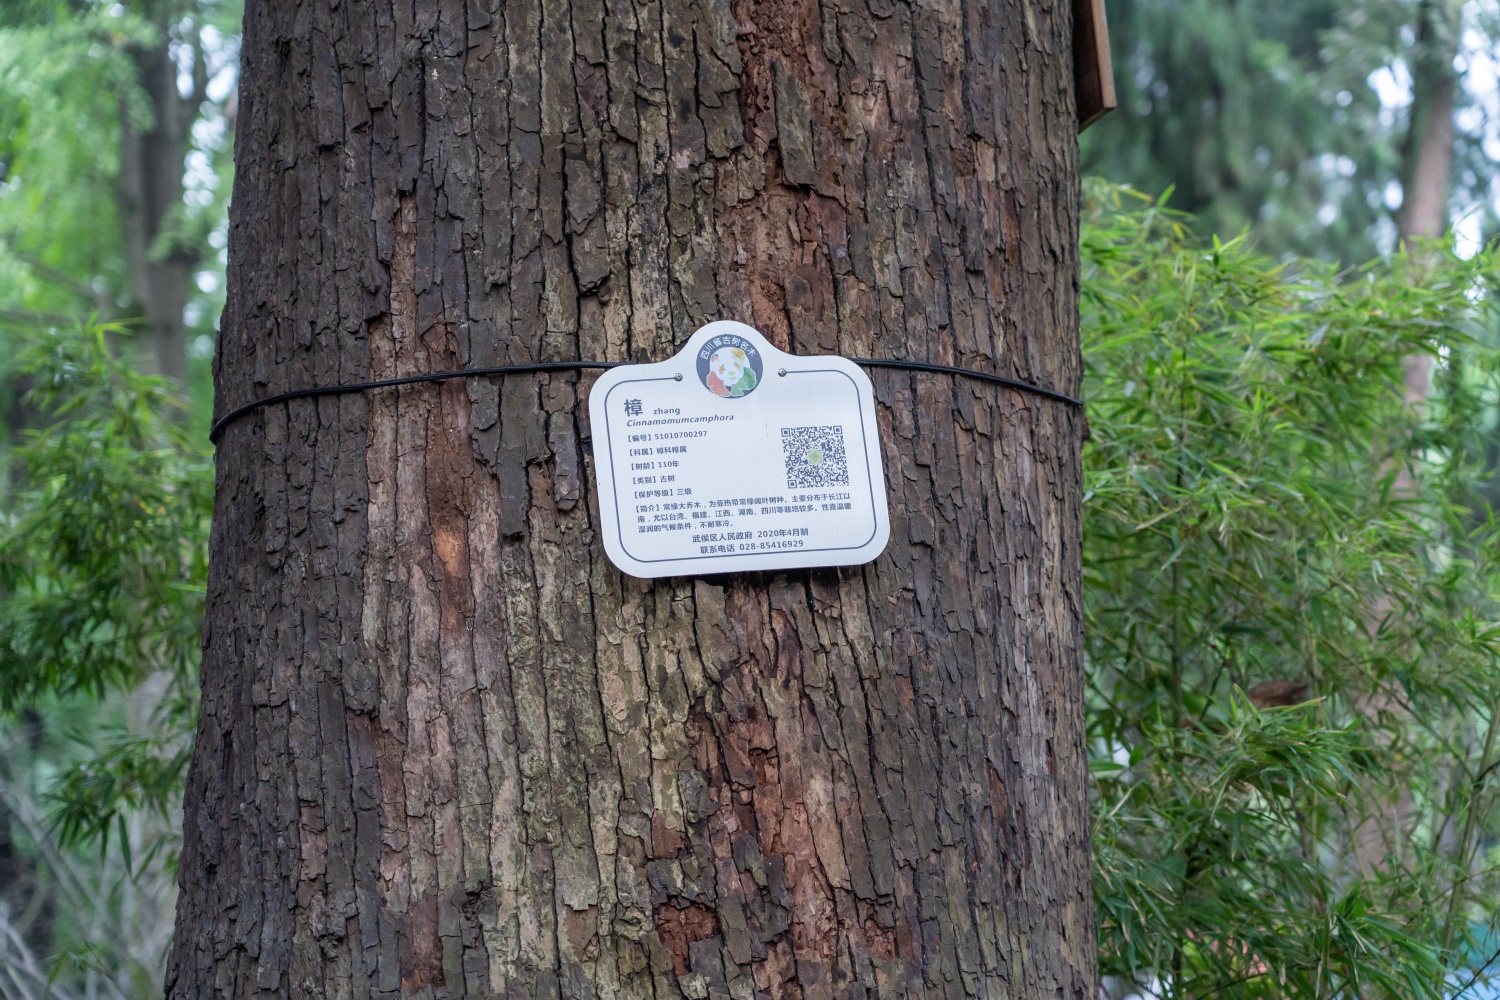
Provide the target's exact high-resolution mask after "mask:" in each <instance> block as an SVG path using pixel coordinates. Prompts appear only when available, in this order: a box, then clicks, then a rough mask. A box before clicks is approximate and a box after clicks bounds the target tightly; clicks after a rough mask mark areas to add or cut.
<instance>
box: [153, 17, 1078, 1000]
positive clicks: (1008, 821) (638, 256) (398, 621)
mask: <svg viewBox="0 0 1500 1000" xmlns="http://www.w3.org/2000/svg"><path fill="white" fill-rule="evenodd" d="M1070 27H1071V25H1070V15H1069V5H1068V4H1066V3H1064V4H1060V5H1044V4H1042V3H1040V2H1037V0H1006V2H996V3H986V2H982V0H950V2H948V3H945V4H943V5H939V6H936V7H917V6H912V5H908V4H904V3H892V2H890V0H826V2H825V4H824V5H823V6H821V7H820V6H818V5H817V4H815V3H812V2H811V0H759V2H756V0H735V5H734V6H733V8H732V9H731V7H730V6H729V4H728V3H726V2H725V0H639V2H635V3H632V2H628V0H572V2H571V4H570V3H568V2H566V0H510V2H507V3H496V2H492V0H468V2H467V3H460V2H458V0H445V2H441V3H430V4H429V3H418V4H415V5H413V4H392V3H387V2H385V0H346V2H345V3H343V4H342V5H325V4H301V5H292V4H281V3H272V2H269V0H250V2H248V3H247V4H246V19H245V34H244V48H243V53H244V70H243V76H242V80H241V101H242V103H241V105H240V118H239V122H238V134H239V143H238V152H237V161H238V166H237V172H236V179H235V185H236V188H235V194H234V205H233V210H232V213H231V236H230V264H229V289H228V292H229V302H228V308H227V310H226V314H225V318H224V323H223V334H222V337H221V342H220V346H219V353H218V360H217V362H216V364H217V371H216V381H217V393H218V408H219V411H220V412H224V411H225V410H226V409H228V408H229V407H232V406H235V405H238V404H240V403H243V402H245V401H246V400H249V399H252V398H255V397H258V396H262V395H265V394H269V393H275V392H279V391H282V390H285V389H291V388H294V387H299V386H307V385H313V384H326V383H337V382H350V381H355V380H361V379H367V378H380V377H387V376H394V375H403V374H411V373H418V372H425V371H431V370H435V369H445V368H454V367H458V366H460V365H490V364H496V363H504V362H520V361H525V360H530V359H542V358H554V359H566V358H577V357H582V358H585V359H612V360H623V359H634V360H655V359H661V358H665V357H667V356H668V355H669V354H670V353H671V352H672V351H674V350H675V349H676V347H677V345H679V344H681V343H682V342H683V341H685V340H686V339H687V337H688V336H689V335H690V334H691V333H692V332H693V330H694V329H696V328H697V327H698V326H699V325H701V324H702V323H704V322H706V321H708V320H710V319H715V318H735V319H741V320H744V321H746V322H749V323H751V324H753V325H755V326H757V327H758V328H759V329H760V330H762V331H763V332H765V333H766V334H767V335H768V337H770V339H772V340H773V341H774V342H776V343H777V344H778V346H781V347H783V348H787V349H790V350H793V351H796V352H799V353H817V352H830V351H838V352H840V353H845V354H851V355H865V356H877V357H891V358H917V359H930V360H934V361H941V362H948V363H955V364H960V365H970V366H974V367H977V368H984V369H987V370H993V371H998V372H1001V373H1003V374H1006V375H1013V376H1019V377H1022V378H1026V379H1031V380H1035V381H1037V382H1040V383H1043V384H1045V385H1050V386H1056V387H1058V388H1061V389H1063V390H1065V391H1068V392H1074V391H1076V390H1077V387H1078V383H1079V378H1080V367H1081V365H1080V358H1079V346H1078V332H1077V324H1078V258H1077V249H1076V246H1077V225H1078V178H1077V167H1076V163H1077V146H1076V139H1075V133H1076V127H1077V123H1076V119H1075V117H1074V110H1073V101H1072V94H1071V87H1072V78H1073V74H1072V65H1071V46H1070V37H1069V33H1070ZM871 374H872V378H873V379H874V383H875V388H876V399H877V405H878V408H879V410H880V413H879V419H880V422H881V430H882V434H883V438H884V449H885V450H884V458H885V463H886V472H887V478H888V488H889V491H890V496H891V520H892V540H891V544H890V546H889V548H888V549H887V550H886V552H885V554H884V555H883V556H882V557H881V558H880V559H879V560H877V561H876V562H874V563H872V564H870V565H868V566H864V567H856V568H852V569H845V570H832V569H829V570H816V571H799V572H789V573H777V574H744V575H734V576H720V577H713V578H700V579H686V578H684V579H673V580H662V581H655V582H648V581H641V580H635V579H632V578H628V577H625V576H623V575H621V574H620V573H619V572H618V571H616V570H615V569H614V568H613V567H612V566H611V565H610V564H609V563H608V562H607V561H606V559H605V556H604V552H603V549H602V547H601V545H600V543H599V540H598V535H597V533H596V532H595V530H594V526H593V524H594V519H595V518H596V517H597V505H596V503H595V500H594V498H593V496H592V490H593V479H592V475H591V472H590V468H589V466H590V457H589V451H588V446H587V442H588V440H589V438H588V433H589V431H588V426H587V423H586V414H587V407H586V405H585V404H586V399H587V391H588V386H589V384H590V382H591V379H590V378H589V377H586V376H583V375H581V374H553V375H525V376H511V377H508V378H507V379H505V380H503V381H497V380H488V379H473V380H469V381H468V382H463V381H450V382H446V383H441V384H436V385H433V384H427V385H420V386H413V387H409V388H403V389H400V390H382V391H376V392H368V393H362V394H356V395H345V396H337V397H327V398H323V399H320V400H298V401H294V402H291V403H285V404H278V405H275V406H271V407H267V408H264V409H261V410H258V411H255V412H254V413H253V414H252V415H251V416H249V417H247V418H245V419H243V420H240V421H239V422H237V423H235V424H233V425H231V426H230V427H229V428H228V429H227V430H226V431H225V434H224V436H223V439H222V441H221V444H220V451H219V460H218V499H217V508H216V512H215V518H214V534H213V542H212V552H213V563H212V572H211V580H210V584H209V598H208V601H209V611H208V620H207V624H206V625H205V630H204V648H205V653H204V659H203V668H202V677H203V715H202V720H201V723H200V726H199V729H198V737H197V745H196V749H195V755H194V762H193V766H192V769H191V774H190V778H189V783H188V791H187V798H186V803H187V804H186V820H185V826H184V829H185V843H184V848H183V855H182V860H181V887H182V892H181V897H180V903H179V909H178V923H177V932H176V941H175V946H174V949H173V954H172V958H171V963H170V969H169V972H168V977H167V993H168V995H169V996H171V997H189V996H191V997H207V996H210V995H222V996H249V995H253V994H254V993H255V992H256V991H257V990H262V991H271V992H274V993H278V994H281V995H288V994H290V995H295V996H299V997H300V996H317V997H322V996H327V997H330V998H331V997H348V996H354V997H367V996H371V995H373V994H375V993H377V992H378V993H396V992H400V993H401V994H403V995H411V996H426V997H442V996H447V997H454V996H458V995H460V994H464V995H482V996H504V997H507V998H520V997H551V998H561V997H570V998H581V997H601V998H616V997H648V996H649V997H677V996H685V997H690V998H701V997H735V998H749V997H752V996H755V997H809V998H811V997H849V996H860V997H863V996H880V997H890V996H910V997H966V996H967V997H1028V998H1029V997H1046V998H1047V1000H1053V998H1058V997H1064V998H1067V1000H1091V998H1092V997H1093V995H1094V991H1095V983H1094V958H1093V956H1094V940H1093V911H1092V903H1091V899H1090V877H1089V840H1088V833H1089V824H1088V806H1087V798H1086V789H1087V785H1086V774H1085V759H1084V723H1083V685H1082V664H1081V656H1080V644H1079V638H1080V637H1079V630H1080V620H1081V615H1080V600H1081V595H1080V583H1081V581H1080V567H1079V512H1080V502H1081V473H1080V466H1079V446H1080V437H1081V434H1082V432H1083V427H1084V424H1083V419H1082V415H1081V414H1079V413H1077V412H1075V411H1072V410H1070V409H1069V408H1067V407H1065V406H1063V405H1060V404H1057V403H1054V402H1051V401H1048V400H1045V399H1041V398H1038V397H1034V396H1028V395H1024V394H1021V393H1017V392H1014V391H1011V390H1008V389H1002V388H998V387H995V386H992V385H987V384H982V383H978V382H975V381H972V380H965V379H955V378H954V377H951V376H938V375H932V374H912V373H901V372H894V371H890V370H876V371H873V372H872V373H871Z"/></svg>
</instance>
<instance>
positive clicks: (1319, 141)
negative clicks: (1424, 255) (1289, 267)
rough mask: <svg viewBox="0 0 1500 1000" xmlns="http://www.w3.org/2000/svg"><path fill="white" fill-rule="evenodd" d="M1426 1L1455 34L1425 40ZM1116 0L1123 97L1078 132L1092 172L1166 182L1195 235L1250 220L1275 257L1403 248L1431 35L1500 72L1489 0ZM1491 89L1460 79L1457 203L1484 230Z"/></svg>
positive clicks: (1363, 255)
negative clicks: (1419, 90) (1409, 144)
mask: <svg viewBox="0 0 1500 1000" xmlns="http://www.w3.org/2000/svg"><path fill="white" fill-rule="evenodd" d="M1424 4H1434V5H1446V6H1447V7H1448V8H1450V10H1449V11H1448V14H1447V15H1445V16H1449V15H1451V18H1452V19H1453V20H1455V21H1460V22H1461V29H1460V35H1461V37H1457V38H1454V37H1443V38H1435V39H1431V40H1428V41H1426V42H1424V41H1422V40H1421V37H1420V35H1421V33H1420V32H1419V30H1418V28H1419V20H1420V18H1421V17H1422V16H1423V12H1424V10H1425V6H1424ZM1107 7H1108V17H1109V31H1110V36H1111V41H1112V43H1113V44H1112V49H1113V54H1114V65H1115V81H1116V86H1117V88H1118V91H1119V100H1120V107H1119V109H1118V110H1117V111H1115V112H1114V113H1112V114H1110V115H1108V116H1107V117H1105V118H1104V119H1103V120H1101V121H1100V122H1099V123H1098V124H1096V125H1094V126H1092V127H1091V128H1090V129H1089V130H1088V131H1087V132H1086V133H1085V134H1084V136H1083V140H1082V149H1083V167H1084V171H1085V173H1088V174H1096V175H1099V176H1103V177H1107V178H1109V179H1110V180H1112V181H1115V182H1119V183H1127V184H1131V185H1134V186H1135V187H1137V188H1138V189H1140V190H1142V191H1145V192H1148V193H1151V194H1153V195H1156V194H1161V193H1162V192H1164V191H1167V190H1168V189H1170V190H1171V191H1172V196H1171V202H1170V203H1171V204H1172V205H1173V206H1174V207H1176V208H1179V209H1181V210H1182V211H1184V212H1187V213H1189V215H1190V216H1191V218H1190V219H1188V220H1186V223H1187V224H1188V225H1190V226H1191V227H1192V228H1193V229H1194V230H1195V231H1196V232H1198V233H1199V234H1202V235H1211V234H1214V233H1218V234H1229V233H1238V232H1240V231H1241V230H1244V229H1245V228H1246V227H1250V229H1251V231H1252V236H1253V239H1254V241H1255V243H1256V244H1257V246H1259V247H1260V248H1261V249H1262V250H1264V251H1265V252H1266V253H1268V254H1270V255H1272V256H1277V257H1281V256H1282V255H1292V254H1295V255H1303V256H1318V257H1322V258H1325V259H1330V260H1340V261H1343V262H1344V263H1346V264H1357V263H1359V262H1362V261H1365V260H1369V259H1370V258H1371V257H1373V256H1375V255H1376V254H1377V253H1381V252H1388V251H1389V250H1390V249H1391V248H1392V247H1393V245H1394V239H1395V234H1396V226H1395V223H1394V221H1393V220H1394V215H1395V210H1396V208H1397V206H1399V204H1400V202H1401V189H1400V183H1401V180H1402V170H1403V163H1402V151H1403V144H1404V142H1405V140H1406V128H1407V124H1408V121H1409V118H1410V111H1411V108H1410V104H1409V102H1410V100H1411V94H1410V80H1411V69H1412V67H1413V66H1414V65H1416V62H1417V61H1418V60H1419V59H1422V58H1424V56H1426V55H1428V54H1429V53H1428V52H1427V51H1426V50H1425V49H1424V47H1423V46H1424V45H1427V46H1428V47H1433V46H1436V47H1438V48H1440V49H1442V52H1441V53H1438V54H1437V55H1438V57H1439V58H1441V59H1442V60H1444V61H1450V60H1454V57H1455V56H1456V57H1457V60H1456V62H1457V64H1458V66H1459V67H1461V68H1462V67H1466V66H1467V65H1468V64H1469V63H1470V62H1483V64H1484V67H1483V68H1484V70H1485V71H1486V72H1492V71H1493V66H1494V61H1493V59H1494V57H1493V55H1492V54H1491V53H1490V52H1488V51H1487V47H1492V45H1493V43H1492V42H1491V41H1490V39H1493V38H1494V37H1495V36H1496V34H1497V33H1500V10H1497V9H1496V8H1495V6H1494V5H1493V4H1487V3H1462V2H1460V0H1424V2H1407V0H1349V2H1340V3H1335V2H1332V0H1238V2H1235V3H1222V2H1218V0H1109V2H1108V5H1107ZM1377 83H1378V84H1379V85H1380V89H1379V90H1377V87H1376V86H1375V84H1377ZM1479 86H1480V87H1481V88H1483V87H1484V86H1485V79H1484V73H1481V74H1480V79H1479ZM1381 90H1383V91H1384V99H1382V96H1381ZM1486 99H1487V100H1488V102H1489V103H1488V104H1486ZM1403 101H1404V102H1406V103H1403ZM1494 102H1495V95H1494V94H1489V95H1487V98H1486V97H1485V96H1483V95H1476V94H1475V93H1473V92H1471V90H1470V89H1469V88H1467V87H1464V86H1460V87H1459V88H1458V92H1457V100H1456V108H1455V112H1456V115H1455V123H1456V125H1457V128H1456V135H1455V146H1454V161H1453V169H1452V185H1453V199H1452V202H1453V204H1454V206H1455V207H1458V208H1460V209H1462V210H1464V211H1474V212H1477V213H1479V215H1480V217H1481V220H1482V224H1483V228H1486V229H1488V228H1492V223H1493V215H1494V213H1493V209H1492V208H1491V207H1489V202H1490V200H1491V197H1492V194H1493V190H1492V183H1493V182H1494V180H1495V179H1496V177H1497V170H1496V166H1495V163H1496V159H1495V151H1496V149H1500V133H1497V129H1500V121H1497V120H1496V119H1495V117H1494V112H1495V110H1496V105H1495V103H1494Z"/></svg>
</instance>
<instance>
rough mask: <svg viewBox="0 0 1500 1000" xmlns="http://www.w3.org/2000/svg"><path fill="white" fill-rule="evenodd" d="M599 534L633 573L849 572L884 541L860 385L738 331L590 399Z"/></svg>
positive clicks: (882, 501) (606, 382)
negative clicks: (817, 569)
mask: <svg viewBox="0 0 1500 1000" xmlns="http://www.w3.org/2000/svg"><path fill="white" fill-rule="evenodd" d="M589 421H590V423H591V424H592V427H593V435H594V469H595V472H596V475H597V477H598V485H599V516H600V530H601V531H602V533H603V536H604V551H605V552H607V553H608V554H609V558H610V561H611V562H613V563H614V564H615V565H616V566H618V567H619V568H620V569H622V570H624V571H625V572H626V573H629V574H630V575H631V576H638V577H659V576H689V575H703V574H707V573H737V572H741V571H744V570H756V569H791V568H793V567H798V566H852V565H856V564H858V563H865V562H869V561H870V560H871V559H874V558H875V557H876V556H878V555H880V553H881V551H882V550H884V549H885V543H886V541H887V540H888V539H889V538H890V533H891V527H890V514H889V511H888V510H887V507H886V497H885V472H884V469H883V467H882V466H881V462H880V440H879V436H878V433H877V431H876V425H875V399H874V395H873V393H872V392H871V390H870V379H869V377H868V376H867V375H865V373H864V372H863V371H862V370H861V369H860V368H859V366H858V365H856V364H855V363H854V362H852V361H850V360H848V359H847V358H840V357H831V356H830V357H798V356H796V355H793V354H785V353H783V352H782V351H779V350H777V349H776V348H775V347H773V346H772V345H771V344H770V343H769V342H768V341H767V340H766V338H765V337H762V336H761V335H760V333H759V332H758V331H756V330H754V329H752V328H751V327H748V326H746V325H745V324H743V323H733V322H727V321H726V322H718V323H710V324H708V325H707V326H705V327H703V328H702V329H701V330H699V331H698V332H697V333H695V334H693V336H692V338H691V339H690V340H689V341H688V342H687V345H686V346H685V347H683V349H682V350H681V351H680V352H678V353H677V355H676V356H674V357H673V358H671V359H670V360H668V361H663V362H660V363H658V364H650V365H623V366H621V367H619V368H612V369H610V370H609V371H607V372H605V373H604V375H603V376H602V377H601V378H600V379H599V381H598V382H596V383H594V388H593V389H592V390H591V391H590V393H589Z"/></svg>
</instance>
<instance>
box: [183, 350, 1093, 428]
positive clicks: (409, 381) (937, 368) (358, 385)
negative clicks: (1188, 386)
mask: <svg viewBox="0 0 1500 1000" xmlns="http://www.w3.org/2000/svg"><path fill="white" fill-rule="evenodd" d="M849 360H850V361H853V362H854V363H855V364H857V365H864V366H865V367H866V368H900V369H905V370H907V371H916V372H936V373H938V374H941V375H962V376H964V377H965V378H972V379H978V380H979V381H981V382H990V383H993V384H995V385H1003V386H1006V387H1008V388H1011V389H1019V390H1021V391H1022V392H1030V393H1034V394H1036V395H1038V396H1045V397H1046V398H1047V399H1055V400H1057V401H1058V402H1060V403H1068V404H1070V405H1072V406H1082V405H1083V400H1081V399H1074V398H1073V397H1072V396H1069V395H1067V394H1066V393H1062V392H1058V391H1057V390H1056V389H1048V388H1046V387H1044V386H1040V385H1033V384H1032V383H1030V382H1022V381H1021V380H1020V379H1013V378H1006V377H1005V376H1003V375H992V374H990V373H989V372H980V371H975V370H974V369H972V368H958V367H955V366H953V365H933V364H928V363H927V362H925V361H882V360H879V359H877V358H850V359H849ZM628 363H629V362H624V361H534V362H530V363H528V364H522V365H496V366H493V367H489V368H458V369H455V370H453V371H446V372H429V373H428V374H426V375H406V376H403V377H401V378H384V379H380V380H378V381H375V382H349V383H347V384H343V385H318V386H311V387H309V388H306V389H292V390H291V391H289V392H279V393H277V394H276V395H274V396H267V397H265V398H264V399H256V400H252V401H250V402H248V403H246V404H244V405H243V406H236V407H235V408H234V409H232V410H230V411H229V412H228V413H226V414H224V415H223V416H222V417H220V418H219V419H218V420H215V421H214V422H213V426H211V427H210V428H209V429H208V440H209V441H210V442H212V443H214V444H218V443H219V436H220V435H221V434H223V432H224V428H225V427H227V426H228V425H229V424H231V423H233V422H234V421H236V420H238V419H239V418H240V417H243V416H244V415H245V414H247V413H250V412H252V411H254V410H258V409H260V408H261V407H262V406H270V405H271V404H272V403H284V402H286V401H288V400H292V399H306V398H308V397H310V396H341V395H343V394H345V393H349V392H365V391H367V390H370V389H389V388H391V387H393V386H398V385H414V384H416V383H418V382H444V381H447V380H448V379H454V378H475V377H480V376H494V375H525V374H528V373H535V372H554V371H567V370H576V369H585V368H618V367H619V366H620V365H622V364H628Z"/></svg>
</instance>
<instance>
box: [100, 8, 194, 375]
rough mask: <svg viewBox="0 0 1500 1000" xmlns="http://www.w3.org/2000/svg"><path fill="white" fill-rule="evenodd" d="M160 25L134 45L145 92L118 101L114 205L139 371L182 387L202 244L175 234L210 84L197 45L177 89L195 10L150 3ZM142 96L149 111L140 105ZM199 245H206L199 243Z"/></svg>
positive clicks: (139, 81)
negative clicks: (179, 34)
mask: <svg viewBox="0 0 1500 1000" xmlns="http://www.w3.org/2000/svg"><path fill="white" fill-rule="evenodd" d="M143 13H144V14H145V16H146V17H148V18H149V19H150V20H151V21H152V22H153V24H154V26H155V27H156V29H157V31H158V36H157V38H156V39H155V40H154V42H153V44H151V45H147V46H132V47H131V49H130V58H131V62H132V63H134V65H135V71H136V79H135V83H136V85H137V86H138V87H139V88H140V93H139V95H134V94H131V95H126V96H125V97H123V98H122V99H121V101H120V177H119V182H118V185H117V187H118V196H117V198H116V202H117V204H118V206H119V213H120V230H121V235H122V237H123V240H124V251H125V264H126V267H127V269H128V272H129V274H128V277H129V279H130V292H131V295H132V296H133V297H134V298H135V301H136V305H137V306H138V307H139V308H140V310H141V313H142V316H143V318H144V319H145V332H146V334H147V337H146V340H145V343H143V344H142V349H141V350H140V352H139V364H140V367H141V368H142V369H143V370H145V371H148V372H152V373H154V374H158V375H166V376H168V377H169V378H172V379H175V380H176V381H178V382H182V381H183V380H185V379H186V378H187V324H186V322H185V321H184V320H183V315H182V311H183V309H184V308H185V307H186V306H187V301H188V296H189V295H190V294H191V293H192V285H193V272H194V271H195V270H196V269H197V266H198V260H199V258H198V254H199V252H200V247H199V246H198V245H195V242H194V240H193V239H191V238H189V237H184V236H179V235H177V234H175V233H174V232H173V227H174V226H180V225H181V219H180V213H181V212H182V208H183V203H182V196H183V172H184V170H185V169H186V167H185V164H184V159H185V158H186V156H187V151H188V144H189V141H190V140H191V138H192V130H193V122H194V121H196V120H197V118H198V109H199V107H200V105H201V104H202V103H203V98H204V90H205V89H206V88H207V85H208V72H207V66H206V64H205V62H204V58H203V53H202V52H200V51H198V50H197V47H196V46H194V47H193V64H192V77H193V87H192V92H191V93H189V94H188V96H186V97H183V96H182V92H181V90H180V89H179V88H178V85H177V77H178V73H179V69H178V63H177V59H176V58H175V54H174V53H173V51H172V47H171V32H172V28H173V27H174V25H175V23H176V22H177V21H178V20H179V19H181V18H183V17H189V16H190V17H193V18H194V20H193V37H194V38H196V37H197V30H198V24H197V21H196V15H197V13H198V12H197V10H196V9H195V8H194V7H193V6H192V5H183V4H181V3H176V2H172V0H156V2H154V3H147V4H146V5H145V10H144V11H143ZM137 97H143V98H144V103H145V108H141V107H137V106H135V104H134V101H135V99H136V98H137ZM199 242H201V241H199Z"/></svg>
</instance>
